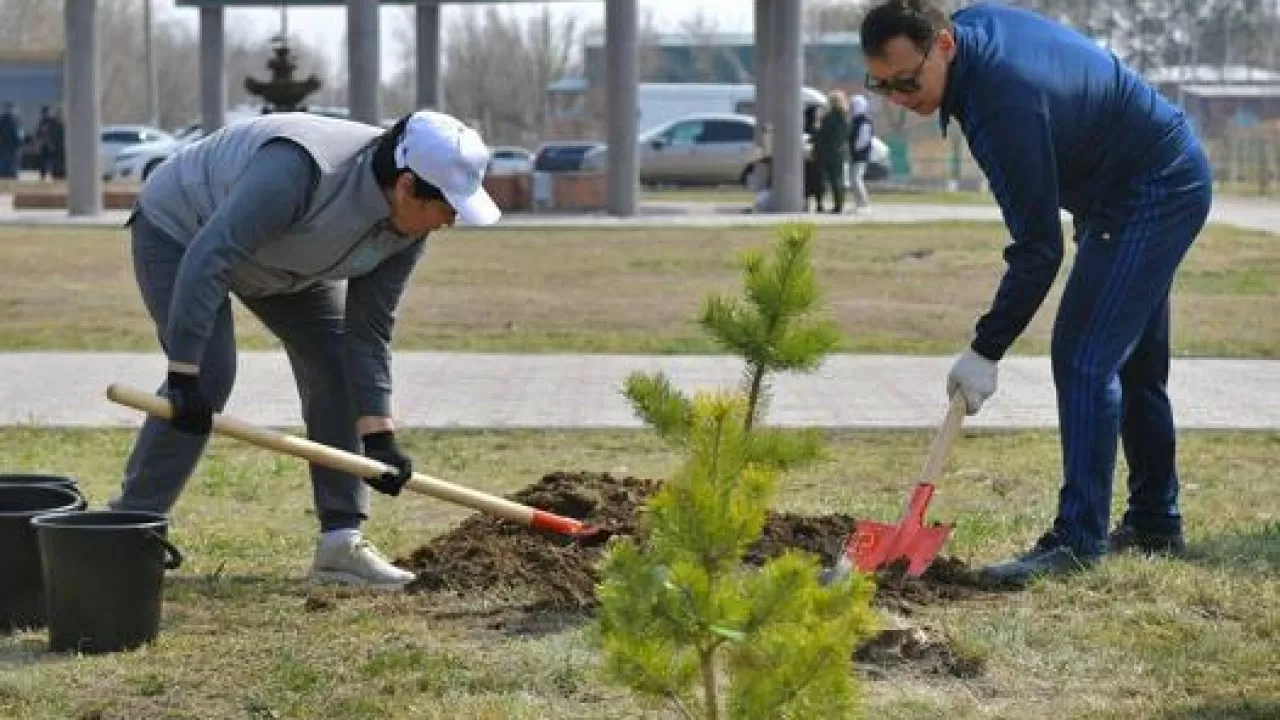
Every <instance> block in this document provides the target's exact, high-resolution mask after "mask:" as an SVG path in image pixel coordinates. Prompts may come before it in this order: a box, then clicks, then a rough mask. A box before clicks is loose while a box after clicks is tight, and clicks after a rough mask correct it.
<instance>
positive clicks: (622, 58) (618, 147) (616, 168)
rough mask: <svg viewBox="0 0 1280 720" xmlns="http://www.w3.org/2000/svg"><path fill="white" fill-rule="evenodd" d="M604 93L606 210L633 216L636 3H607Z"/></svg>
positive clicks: (623, 0) (624, 0)
mask: <svg viewBox="0 0 1280 720" xmlns="http://www.w3.org/2000/svg"><path fill="white" fill-rule="evenodd" d="M604 12H605V20H604V24H605V66H606V67H605V75H606V82H605V90H606V93H607V97H608V98H609V107H608V126H609V127H608V132H607V133H606V138H605V142H607V143H608V145H609V175H608V191H607V194H608V198H609V199H608V206H609V207H608V209H609V213H610V214H612V215H617V216H619V217H631V216H634V215H635V214H636V196H637V194H638V188H637V185H638V184H639V169H638V167H637V166H636V82H637V79H638V71H637V68H636V46H637V42H638V40H637V37H638V35H639V31H638V25H639V12H638V10H637V2H636V0H609V2H608V3H607V4H606V5H605V11H604Z"/></svg>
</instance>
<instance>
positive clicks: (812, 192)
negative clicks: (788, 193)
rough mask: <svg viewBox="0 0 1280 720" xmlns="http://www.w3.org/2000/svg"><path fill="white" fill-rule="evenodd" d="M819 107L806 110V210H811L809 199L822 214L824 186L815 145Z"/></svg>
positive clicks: (809, 106) (810, 106) (807, 107)
mask: <svg viewBox="0 0 1280 720" xmlns="http://www.w3.org/2000/svg"><path fill="white" fill-rule="evenodd" d="M820 109H821V108H819V107H818V106H817V105H808V106H806V107H805V109H804V135H805V153H804V209H805V210H808V209H809V199H810V198H812V199H813V207H814V210H815V211H816V212H822V198H823V195H824V193H823V188H822V186H823V184H824V181H823V179H822V168H821V167H819V166H818V158H817V155H816V153H814V147H813V143H814V140H815V139H816V138H817V136H818V111H819V110H820Z"/></svg>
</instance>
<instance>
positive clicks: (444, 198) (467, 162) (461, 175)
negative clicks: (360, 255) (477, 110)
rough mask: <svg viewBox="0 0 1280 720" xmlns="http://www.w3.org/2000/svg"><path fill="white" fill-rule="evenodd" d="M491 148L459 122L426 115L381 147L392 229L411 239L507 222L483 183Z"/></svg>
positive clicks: (388, 136) (403, 123)
mask: <svg viewBox="0 0 1280 720" xmlns="http://www.w3.org/2000/svg"><path fill="white" fill-rule="evenodd" d="M488 164H489V148H488V147H486V146H485V144H484V141H482V140H481V139H480V136H479V134H477V133H476V131H474V130H472V129H471V128H469V127H467V126H466V125H464V124H463V123H462V122H461V121H459V120H457V119H456V118H453V117H450V116H449V115H445V114H443V113H437V112H431V111H428V110H421V111H418V112H415V113H413V114H411V115H407V116H405V117H403V118H401V119H400V121H399V122H397V123H396V124H395V125H394V126H392V128H391V129H390V130H388V131H386V132H385V133H383V135H382V137H381V138H380V139H379V141H378V146H377V149H375V150H374V155H373V174H374V177H376V178H377V180H378V184H379V185H381V186H382V188H383V190H384V191H385V192H386V195H387V204H388V205H389V206H390V217H389V220H390V222H391V225H392V227H394V228H395V229H396V231H397V232H400V233H401V234H403V235H408V236H410V237H413V236H418V235H422V234H424V233H427V232H431V231H432V230H438V229H440V228H442V227H447V226H450V225H453V223H454V220H455V219H457V220H460V221H461V222H462V224H463V225H492V224H493V223H495V222H497V221H498V218H500V217H501V216H502V212H501V211H500V210H498V206H497V205H495V204H494V202H493V199H492V198H490V197H489V194H488V193H487V192H485V190H484V187H483V186H482V182H483V181H484V171H485V168H486V167H487V166H488Z"/></svg>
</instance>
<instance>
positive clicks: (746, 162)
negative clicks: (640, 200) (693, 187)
mask: <svg viewBox="0 0 1280 720" xmlns="http://www.w3.org/2000/svg"><path fill="white" fill-rule="evenodd" d="M755 136H756V120H755V118H754V117H752V116H750V115H739V114H737V113H694V114H692V115H686V116H684V117H681V118H678V119H676V120H671V121H668V122H666V123H663V124H661V125H659V126H657V127H655V128H654V129H652V130H650V131H649V132H646V133H643V134H642V135H641V136H640V138H639V144H638V146H637V156H638V157H637V161H638V163H639V165H640V182H642V183H646V184H665V183H670V184H703V185H726V184H732V183H737V182H741V181H742V179H743V178H744V177H745V173H746V171H747V169H748V167H749V166H750V165H751V162H752V161H753V160H754V159H755V156H756V143H755ZM608 162H609V159H608V151H607V149H606V148H601V149H599V150H596V151H594V152H592V153H591V155H590V156H589V157H588V158H587V160H586V162H585V166H586V168H587V169H591V170H603V169H604V168H605V167H606V166H607V165H608Z"/></svg>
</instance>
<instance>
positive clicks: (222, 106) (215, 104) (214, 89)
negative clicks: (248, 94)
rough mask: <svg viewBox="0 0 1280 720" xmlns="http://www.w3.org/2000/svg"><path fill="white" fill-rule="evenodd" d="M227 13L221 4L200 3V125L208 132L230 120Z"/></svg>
mask: <svg viewBox="0 0 1280 720" xmlns="http://www.w3.org/2000/svg"><path fill="white" fill-rule="evenodd" d="M223 17H224V16H223V10H222V6H221V5H202V6H201V7H200V127H201V128H202V129H203V130H204V131H205V132H206V133H211V132H213V131H214V130H217V129H218V128H220V127H222V126H223V125H226V124H227V70H226V67H225V63H226V49H225V48H226V43H225V38H224V36H223V30H222V26H223Z"/></svg>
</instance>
